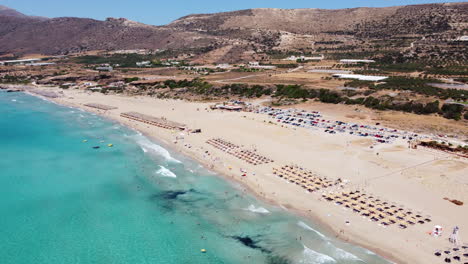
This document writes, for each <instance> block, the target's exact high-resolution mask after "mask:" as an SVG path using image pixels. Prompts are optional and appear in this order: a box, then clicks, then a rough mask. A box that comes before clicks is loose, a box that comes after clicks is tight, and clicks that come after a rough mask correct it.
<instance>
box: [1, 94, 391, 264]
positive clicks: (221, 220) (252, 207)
mask: <svg viewBox="0 0 468 264" xmlns="http://www.w3.org/2000/svg"><path fill="white" fill-rule="evenodd" d="M84 139H87V140H88V142H86V143H84V142H82V141H83V140H84ZM109 143H112V144H114V147H113V148H109V147H107V144H109ZM93 146H100V147H101V148H100V149H93V148H92V147H93ZM0 239H1V243H0V259H1V263H5V264H6V263H8V264H9V263H15V264H21V263H35V264H40V263H67V264H69V263H133V264H137V263H346V264H348V263H379V264H380V263H388V262H387V261H385V260H383V259H382V258H380V257H379V256H376V255H375V254H373V253H372V252H369V251H367V250H365V249H362V248H359V247H355V246H352V245H349V244H346V243H343V242H340V241H336V240H334V239H332V238H329V237H327V236H326V233H324V232H323V231H321V229H320V227H318V226H315V225H314V224H313V223H310V222H307V221H305V220H303V219H300V218H298V217H295V216H293V215H291V214H288V213H287V212H285V211H284V210H282V209H281V208H276V207H274V206H270V205H267V204H264V203H263V202H261V201H258V200H256V199H255V198H253V197H251V196H248V195H245V194H242V192H241V191H240V188H239V187H238V186H235V185H234V184H231V183H228V182H226V181H225V180H223V179H222V178H220V177H218V176H216V175H214V174H213V173H211V172H209V171H207V170H205V169H203V168H202V167H201V166H199V165H198V164H197V163H195V162H193V161H191V160H189V159H186V158H184V157H182V156H179V155H178V154H176V153H172V152H170V151H168V150H166V149H164V148H163V147H161V146H160V145H158V144H156V143H153V142H151V141H149V140H148V139H146V138H145V137H143V136H142V135H140V134H138V133H136V132H135V131H132V130H129V129H127V128H125V127H122V126H120V125H119V124H116V123H113V122H111V121H108V120H105V119H102V118H100V117H98V116H95V115H92V114H89V113H85V112H82V111H80V110H78V109H73V108H67V107H62V106H58V105H55V104H53V103H50V102H47V101H44V100H41V99H38V98H35V97H32V96H28V95H24V94H19V93H6V92H0ZM202 248H205V249H207V253H205V254H203V253H201V252H200V249H202Z"/></svg>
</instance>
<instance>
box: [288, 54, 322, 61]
mask: <svg viewBox="0 0 468 264" xmlns="http://www.w3.org/2000/svg"><path fill="white" fill-rule="evenodd" d="M324 58H325V57H324V56H323V55H320V56H319V57H306V56H299V57H296V56H294V55H293V56H291V57H287V58H286V59H284V60H288V61H298V60H299V61H321V60H323V59H324Z"/></svg>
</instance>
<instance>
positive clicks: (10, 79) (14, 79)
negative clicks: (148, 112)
mask: <svg viewBox="0 0 468 264" xmlns="http://www.w3.org/2000/svg"><path fill="white" fill-rule="evenodd" d="M30 82H31V80H30V79H28V78H26V77H24V76H13V75H5V76H3V77H0V83H5V84H28V83H30Z"/></svg>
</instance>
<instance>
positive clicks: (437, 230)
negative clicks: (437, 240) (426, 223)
mask: <svg viewBox="0 0 468 264" xmlns="http://www.w3.org/2000/svg"><path fill="white" fill-rule="evenodd" d="M442 230H443V229H442V227H441V226H440V225H435V226H434V228H433V229H432V235H433V236H435V237H439V236H441V235H442Z"/></svg>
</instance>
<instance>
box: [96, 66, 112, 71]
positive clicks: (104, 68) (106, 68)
mask: <svg viewBox="0 0 468 264" xmlns="http://www.w3.org/2000/svg"><path fill="white" fill-rule="evenodd" d="M96 70H97V71H109V72H111V71H113V70H114V68H112V66H101V67H96Z"/></svg>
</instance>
